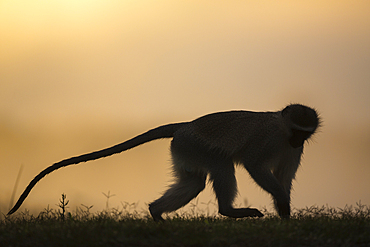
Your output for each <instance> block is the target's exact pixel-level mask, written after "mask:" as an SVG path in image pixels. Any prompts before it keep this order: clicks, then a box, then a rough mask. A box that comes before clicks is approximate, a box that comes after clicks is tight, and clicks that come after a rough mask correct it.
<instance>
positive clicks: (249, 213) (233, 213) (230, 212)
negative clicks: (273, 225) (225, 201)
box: [219, 208, 264, 218]
mask: <svg viewBox="0 0 370 247" xmlns="http://www.w3.org/2000/svg"><path fill="white" fill-rule="evenodd" d="M219 212H220V214H222V215H224V216H228V217H232V218H244V217H258V218H260V217H263V216H264V215H263V213H261V212H260V211H259V210H258V209H255V208H229V209H224V210H221V209H220V211H219Z"/></svg>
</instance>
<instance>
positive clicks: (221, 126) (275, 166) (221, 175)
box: [8, 104, 320, 221]
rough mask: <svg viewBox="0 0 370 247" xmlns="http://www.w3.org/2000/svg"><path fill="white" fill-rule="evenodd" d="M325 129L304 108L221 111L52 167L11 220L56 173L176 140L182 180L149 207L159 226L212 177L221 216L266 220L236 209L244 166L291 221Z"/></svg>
mask: <svg viewBox="0 0 370 247" xmlns="http://www.w3.org/2000/svg"><path fill="white" fill-rule="evenodd" d="M319 126H320V118H319V117H318V114H317V113H316V111H315V110H314V109H312V108H309V107H307V106H304V105H300V104H291V105H288V106H287V107H285V108H284V109H283V110H281V111H277V112H250V111H228V112H217V113H213V114H209V115H205V116H203V117H200V118H197V119H195V120H194V121H191V122H182V123H174V124H168V125H163V126H160V127H157V128H154V129H151V130H149V131H147V132H145V133H143V134H141V135H138V136H136V137H134V138H132V139H130V140H128V141H125V142H123V143H121V144H118V145H115V146H112V147H110V148H106V149H103V150H100V151H96V152H92V153H88V154H84V155H81V156H77V157H72V158H69V159H65V160H62V161H60V162H58V163H55V164H53V165H52V166H49V167H48V168H46V169H45V170H43V171H42V172H40V173H39V174H38V175H37V176H36V177H35V178H34V179H33V180H32V181H31V182H30V183H29V185H28V186H27V188H26V189H25V191H24V192H23V193H22V195H21V196H20V198H19V199H18V201H17V203H16V204H15V206H14V207H13V208H12V209H11V210H10V211H9V213H8V215H10V214H12V213H14V212H15V211H17V209H18V208H19V207H20V206H21V205H22V203H23V201H24V200H25V199H26V197H27V196H28V194H29V193H30V191H31V189H32V188H33V187H34V186H35V184H36V183H37V182H38V181H39V180H40V179H41V178H43V177H44V176H45V175H47V174H49V173H51V172H52V171H54V170H56V169H59V168H61V167H64V166H68V165H72V164H78V163H81V162H86V161H89V160H96V159H100V158H103V157H107V156H110V155H113V154H116V153H120V152H123V151H125V150H128V149H131V148H133V147H136V146H138V145H141V144H143V143H146V142H149V141H152V140H156V139H160V138H173V139H172V142H171V155H172V161H173V173H174V176H175V179H176V180H175V182H174V183H173V184H172V185H171V186H170V188H169V189H168V190H167V191H166V192H165V193H164V195H163V196H162V197H160V198H159V199H157V200H155V201H154V202H152V203H151V204H149V211H150V213H151V215H152V217H153V219H154V220H155V221H162V220H163V218H162V214H163V213H165V212H172V211H175V210H177V209H179V208H181V207H183V206H184V205H186V204H187V203H189V202H190V201H191V200H192V199H193V198H195V197H196V196H197V195H198V194H199V193H200V192H201V191H202V190H203V189H204V187H205V183H206V178H207V175H209V180H210V181H211V182H212V183H213V189H214V191H215V194H216V197H217V200H218V206H219V213H220V214H222V215H225V216H229V217H233V218H242V217H262V216H263V214H262V213H261V212H260V211H259V210H257V209H254V208H234V207H233V201H234V198H235V196H236V193H237V186H236V179H235V174H234V173H235V165H236V164H239V165H242V166H244V167H245V169H246V170H247V171H248V172H249V174H250V175H251V177H252V178H253V179H254V180H255V181H256V183H257V184H258V185H259V186H261V187H262V188H263V189H264V190H266V191H267V192H268V193H270V194H271V195H272V197H273V200H274V204H275V208H276V210H277V212H278V214H279V215H280V217H282V218H289V216H290V191H291V187H292V180H293V179H294V177H295V173H296V171H297V168H298V166H299V164H300V159H301V155H302V152H303V144H304V142H305V141H306V140H308V139H309V138H310V137H311V135H312V134H314V133H315V131H316V129H317V128H318V127H319Z"/></svg>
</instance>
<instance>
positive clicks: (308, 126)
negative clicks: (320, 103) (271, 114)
mask: <svg viewBox="0 0 370 247" xmlns="http://www.w3.org/2000/svg"><path fill="white" fill-rule="evenodd" d="M281 114H282V116H283V119H284V122H285V124H286V125H287V127H288V128H289V129H290V131H291V136H290V138H289V143H290V145H291V146H292V147H293V148H298V147H301V146H303V144H304V141H306V140H307V139H308V138H310V137H311V135H312V134H314V133H315V131H316V129H317V128H318V127H319V126H320V118H319V116H318V114H317V112H316V111H315V110H314V109H312V108H310V107H307V106H304V105H300V104H292V105H288V106H287V107H285V108H284V109H283V110H282V112H281Z"/></svg>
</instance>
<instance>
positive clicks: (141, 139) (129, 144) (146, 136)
mask: <svg viewBox="0 0 370 247" xmlns="http://www.w3.org/2000/svg"><path fill="white" fill-rule="evenodd" d="M186 124H187V123H186V122H183V123H174V124H168V125H163V126H159V127H157V128H154V129H151V130H149V131H147V132H145V133H143V134H141V135H138V136H136V137H134V138H132V139H130V140H127V141H125V142H122V143H120V144H117V145H115V146H112V147H109V148H106V149H103V150H100V151H96V152H92V153H87V154H83V155H80V156H76V157H72V158H69V159H65V160H62V161H60V162H57V163H55V164H53V165H51V166H49V167H48V168H46V169H45V170H43V171H41V172H40V173H39V174H38V175H37V176H36V177H35V178H34V179H32V181H31V182H30V183H29V184H28V186H27V187H26V189H25V190H24V191H23V193H22V195H21V196H20V197H19V199H18V201H17V203H16V204H15V205H14V207H13V208H12V209H11V210H10V211H9V212H8V215H11V214H13V213H14V212H15V211H17V210H18V208H19V207H20V206H21V205H22V203H23V201H24V200H25V199H26V197H27V196H28V194H29V193H30V191H31V190H32V188H33V187H34V186H35V185H36V183H37V182H38V181H39V180H40V179H42V178H43V177H45V176H46V175H47V174H49V173H51V172H53V171H55V170H57V169H59V168H61V167H64V166H69V165H74V164H78V163H81V162H86V161H90V160H96V159H100V158H104V157H107V156H110V155H113V154H117V153H121V152H123V151H126V150H128V149H131V148H134V147H136V146H139V145H141V144H143V143H146V142H150V141H153V140H156V139H161V138H171V137H173V135H174V133H175V132H176V131H177V130H178V129H180V128H181V127H182V126H184V125H186Z"/></svg>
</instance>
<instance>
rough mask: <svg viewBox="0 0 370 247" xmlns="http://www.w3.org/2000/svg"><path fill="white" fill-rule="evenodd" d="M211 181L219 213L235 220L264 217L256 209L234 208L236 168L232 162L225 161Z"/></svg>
mask: <svg viewBox="0 0 370 247" xmlns="http://www.w3.org/2000/svg"><path fill="white" fill-rule="evenodd" d="M210 180H211V181H213V189H214V191H215V193H216V197H217V200H218V207H219V213H220V214H222V215H224V216H228V217H233V218H243V217H263V214H262V213H261V212H260V211H259V210H258V209H255V208H234V207H233V201H234V199H235V196H236V193H237V186H236V179H235V167H234V164H233V162H232V161H223V163H222V164H218V166H215V169H212V171H211V177H210Z"/></svg>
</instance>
